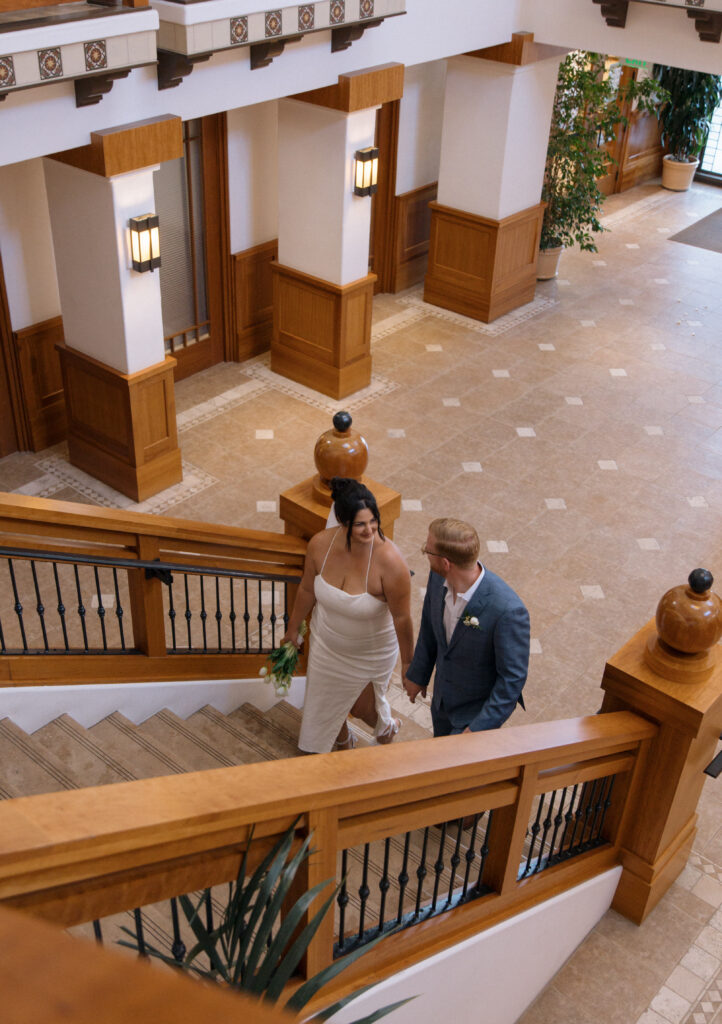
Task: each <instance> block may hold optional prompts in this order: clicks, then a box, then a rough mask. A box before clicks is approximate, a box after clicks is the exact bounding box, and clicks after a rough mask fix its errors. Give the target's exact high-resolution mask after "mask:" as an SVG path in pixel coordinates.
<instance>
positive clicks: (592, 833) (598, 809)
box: [586, 778, 607, 849]
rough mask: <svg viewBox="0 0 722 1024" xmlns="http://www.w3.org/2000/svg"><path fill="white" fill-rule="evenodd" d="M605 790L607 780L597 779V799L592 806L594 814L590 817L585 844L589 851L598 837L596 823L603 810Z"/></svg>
mask: <svg viewBox="0 0 722 1024" xmlns="http://www.w3.org/2000/svg"><path fill="white" fill-rule="evenodd" d="M606 788H607V779H606V778H604V779H599V792H598V793H597V799H596V803H595V804H594V809H593V810H594V813H593V815H592V820H591V823H590V826H589V835H588V836H587V842H586V846H587V849H589V848H591V847H592V846H594V844H595V841H596V839H597V836H598V833H597V822H598V820H599V817H600V815H601V813H602V811H603V810H604V791H605V789H606Z"/></svg>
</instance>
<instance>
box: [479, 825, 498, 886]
mask: <svg viewBox="0 0 722 1024" xmlns="http://www.w3.org/2000/svg"><path fill="white" fill-rule="evenodd" d="M493 817H494V812H493V811H489V812H488V816H487V819H486V831H485V832H484V842H483V843H482V846H481V849H480V850H479V856H480V863H479V877H478V878H477V880H476V889H477V892H481V891H482V889H483V888H484V883H483V878H484V867H485V865H486V858H487V857H488V856H489V833H490V832H491V822H492V819H493Z"/></svg>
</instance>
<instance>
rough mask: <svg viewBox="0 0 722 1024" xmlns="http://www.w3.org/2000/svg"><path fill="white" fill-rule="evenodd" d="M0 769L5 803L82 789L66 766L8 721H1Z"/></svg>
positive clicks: (4, 719)
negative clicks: (0, 767)
mask: <svg viewBox="0 0 722 1024" xmlns="http://www.w3.org/2000/svg"><path fill="white" fill-rule="evenodd" d="M0 765H2V771H1V774H0V792H1V793H2V796H3V798H5V799H8V798H12V797H18V796H34V795H35V794H37V793H53V792H57V791H58V790H63V789H77V788H79V787H78V783H77V782H76V781H75V779H74V778H73V776H72V774H71V773H70V772H68V771H67V769H66V766H65V765H64V764H63V762H62V761H61V760H60V759H59V758H57V757H56V756H55V755H54V754H53V752H52V751H51V750H48V749H47V748H46V747H45V746H44V745H43V744H41V743H39V742H38V741H37V740H36V738H35V736H34V735H33V736H28V734H27V733H26V732H23V730H22V729H20V728H19V727H18V726H17V725H15V724H14V723H13V722H11V721H10V719H9V718H3V719H2V720H1V721H0Z"/></svg>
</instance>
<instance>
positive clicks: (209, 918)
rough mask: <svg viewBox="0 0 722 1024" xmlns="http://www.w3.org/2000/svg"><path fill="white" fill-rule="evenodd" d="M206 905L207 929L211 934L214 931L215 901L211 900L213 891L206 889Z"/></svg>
mask: <svg viewBox="0 0 722 1024" xmlns="http://www.w3.org/2000/svg"><path fill="white" fill-rule="evenodd" d="M205 904H206V928H207V930H208V931H209V932H212V931H213V900H212V899H211V890H210V889H206V891H205Z"/></svg>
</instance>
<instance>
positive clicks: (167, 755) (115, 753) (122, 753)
mask: <svg viewBox="0 0 722 1024" xmlns="http://www.w3.org/2000/svg"><path fill="white" fill-rule="evenodd" d="M88 736H89V737H91V738H92V739H93V740H94V742H96V743H98V745H99V746H101V747H102V748H103V750H104V751H105V752H106V754H108V755H109V756H110V757H113V758H114V759H115V760H117V761H119V762H120V763H122V764H124V765H125V766H126V767H128V768H129V770H130V771H132V772H133V775H134V777H135V778H137V779H150V778H153V777H154V776H156V775H177V774H180V773H181V772H188V771H194V768H193V767H192V765H190V764H188V763H186V762H185V761H184V760H183V759H182V758H181V757H179V756H178V755H177V753H176V752H175V751H174V750H172V749H170V748H168V747H166V746H165V745H164V744H163V743H161V742H160V741H159V740H157V739H153V738H152V737H150V736H148V735H147V733H146V732H144V731H143V730H142V729H141V728H140V726H138V725H135V724H134V723H133V722H131V721H130V720H129V719H128V718H126V717H125V716H124V715H122V714H121V713H120V712H119V711H114V712H113V714H111V715H108V716H107V718H104V719H103V720H102V721H100V722H97V723H96V724H95V725H94V726H93V727H92V728H91V729H89V730H88Z"/></svg>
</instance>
